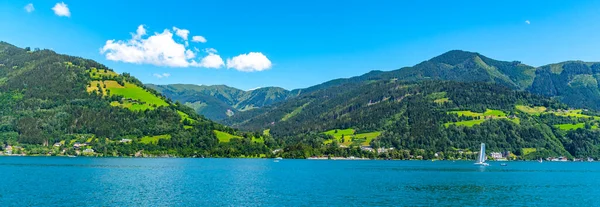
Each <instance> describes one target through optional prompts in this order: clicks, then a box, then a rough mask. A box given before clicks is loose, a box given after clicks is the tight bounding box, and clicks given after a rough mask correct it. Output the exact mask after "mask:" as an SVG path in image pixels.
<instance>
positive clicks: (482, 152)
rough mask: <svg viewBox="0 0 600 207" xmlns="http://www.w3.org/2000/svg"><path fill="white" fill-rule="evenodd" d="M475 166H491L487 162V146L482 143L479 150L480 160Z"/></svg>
mask: <svg viewBox="0 0 600 207" xmlns="http://www.w3.org/2000/svg"><path fill="white" fill-rule="evenodd" d="M474 164H475V165H479V166H490V164H488V163H486V162H485V144H484V143H481V148H480V149H479V158H478V159H477V162H476V163H474Z"/></svg>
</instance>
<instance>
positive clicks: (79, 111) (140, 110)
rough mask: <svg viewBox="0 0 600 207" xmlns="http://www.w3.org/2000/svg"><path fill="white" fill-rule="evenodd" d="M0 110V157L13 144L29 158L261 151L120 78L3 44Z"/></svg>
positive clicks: (73, 60) (76, 60)
mask: <svg viewBox="0 0 600 207" xmlns="http://www.w3.org/2000/svg"><path fill="white" fill-rule="evenodd" d="M0 106H2V107H0V143H2V144H0V151H1V150H2V149H4V147H5V146H11V148H13V146H14V149H23V150H24V151H23V152H25V153H30V154H65V153H66V154H75V153H82V152H83V151H84V149H88V150H87V151H86V152H87V153H90V150H93V151H94V152H92V154H93V155H103V156H108V155H119V156H132V155H134V154H146V155H167V154H168V155H177V156H205V155H212V156H231V155H232V154H231V153H234V154H233V155H234V156H239V155H240V154H242V153H244V154H248V155H250V154H252V155H254V154H264V153H266V152H268V149H267V147H266V146H265V145H264V144H263V143H265V141H267V143H268V140H265V139H263V137H260V136H253V135H248V134H246V133H242V132H239V131H237V130H234V129H232V128H229V127H225V126H223V125H220V124H217V123H214V122H212V121H210V120H208V119H206V118H204V117H202V116H200V115H197V114H196V113H195V111H194V110H193V109H191V108H189V107H186V106H183V105H179V104H176V103H173V102H171V101H169V100H168V99H166V98H165V97H164V96H162V95H161V94H160V93H158V92H157V91H155V90H152V89H150V88H147V87H145V86H144V85H143V84H142V83H141V82H140V81H139V80H137V79H135V78H134V77H132V76H130V75H129V74H127V73H125V74H117V73H115V72H114V71H113V70H111V69H109V68H107V67H106V66H104V65H102V64H99V63H97V62H95V61H93V60H89V59H84V58H80V57H73V56H68V55H61V54H57V53H55V52H53V51H51V50H39V49H35V50H34V51H31V50H30V49H29V48H25V49H22V48H18V47H15V46H13V45H10V44H8V43H6V42H0ZM242 137H244V138H242ZM231 138H239V139H240V140H246V139H247V141H244V142H235V143H234V142H230V140H231ZM259 141H260V143H258V142H259ZM53 145H54V146H53ZM221 147H224V148H221ZM76 149H78V150H77V152H76V151H75V150H76ZM224 149H227V151H225V150H224ZM63 150H64V151H63ZM232 150H235V152H233V151H232Z"/></svg>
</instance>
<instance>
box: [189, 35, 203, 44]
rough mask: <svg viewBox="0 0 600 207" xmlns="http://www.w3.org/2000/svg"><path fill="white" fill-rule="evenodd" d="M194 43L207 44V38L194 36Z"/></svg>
mask: <svg viewBox="0 0 600 207" xmlns="http://www.w3.org/2000/svg"><path fill="white" fill-rule="evenodd" d="M192 42H201V43H206V38H204V37H203V36H193V37H192Z"/></svg>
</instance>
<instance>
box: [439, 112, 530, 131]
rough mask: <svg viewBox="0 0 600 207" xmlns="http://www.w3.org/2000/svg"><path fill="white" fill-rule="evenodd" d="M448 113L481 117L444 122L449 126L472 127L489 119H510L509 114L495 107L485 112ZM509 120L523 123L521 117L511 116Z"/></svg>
mask: <svg viewBox="0 0 600 207" xmlns="http://www.w3.org/2000/svg"><path fill="white" fill-rule="evenodd" d="M448 114H456V115H458V116H467V117H473V118H479V119H475V120H466V121H458V122H448V123H445V124H444V126H445V127H448V126H450V125H456V126H466V127H472V126H475V125H478V124H481V123H483V122H484V121H486V120H487V119H509V117H508V116H507V114H506V113H505V112H504V111H500V110H495V109H486V110H485V112H483V113H479V112H473V111H449V112H448ZM509 120H510V121H512V122H514V123H516V124H519V123H521V121H520V120H519V118H516V117H515V118H510V119H509Z"/></svg>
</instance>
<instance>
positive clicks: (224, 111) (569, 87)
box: [148, 50, 600, 120]
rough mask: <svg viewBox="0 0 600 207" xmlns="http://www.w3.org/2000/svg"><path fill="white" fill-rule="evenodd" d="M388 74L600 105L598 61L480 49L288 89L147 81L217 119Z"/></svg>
mask: <svg viewBox="0 0 600 207" xmlns="http://www.w3.org/2000/svg"><path fill="white" fill-rule="evenodd" d="M387 79H397V80H400V81H421V80H450V81H460V82H487V83H495V84H499V85H503V86H506V87H509V88H511V89H515V90H522V91H529V92H531V93H535V94H540V95H544V96H547V97H552V98H556V99H557V100H560V101H562V102H564V103H566V104H568V105H569V106H572V107H576V108H589V109H600V89H599V85H598V82H599V80H600V64H599V63H595V62H582V61H566V62H562V63H555V64H549V65H545V66H541V67H537V68H536V67H533V66H529V65H526V64H524V63H521V62H519V61H499V60H494V59H491V58H488V57H486V56H483V55H481V54H479V53H473V52H466V51H460V50H453V51H449V52H447V53H444V54H442V55H440V56H437V57H434V58H432V59H430V60H427V61H424V62H421V63H419V64H417V65H415V66H412V67H404V68H401V69H398V70H393V71H385V72H384V71H371V72H369V73H366V74H364V75H361V76H356V77H352V78H341V79H335V80H331V81H328V82H325V83H322V84H319V85H315V86H312V87H309V88H306V89H296V90H292V91H288V90H284V89H282V88H278V87H265V88H260V89H258V90H252V91H248V92H246V91H242V90H239V89H235V88H231V87H227V86H224V85H219V86H196V85H180V84H175V85H164V86H155V85H148V86H149V87H151V88H154V89H156V90H158V91H161V92H162V93H163V94H165V96H167V97H169V98H171V99H173V100H175V101H180V102H182V103H185V104H186V105H188V106H191V107H192V108H194V109H196V111H197V112H198V113H200V114H202V115H205V116H206V117H207V118H210V119H214V120H222V119H224V118H227V117H229V116H231V115H232V114H239V113H238V112H242V111H248V109H256V108H261V107H264V106H269V105H271V104H275V103H278V102H281V101H284V100H288V99H290V98H294V97H297V96H298V95H300V94H306V93H311V92H314V91H317V90H321V89H325V88H328V87H332V86H339V85H342V84H347V83H360V82H365V81H375V80H387ZM228 111H231V112H233V113H231V112H228ZM245 113H253V114H255V113H257V112H245Z"/></svg>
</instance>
